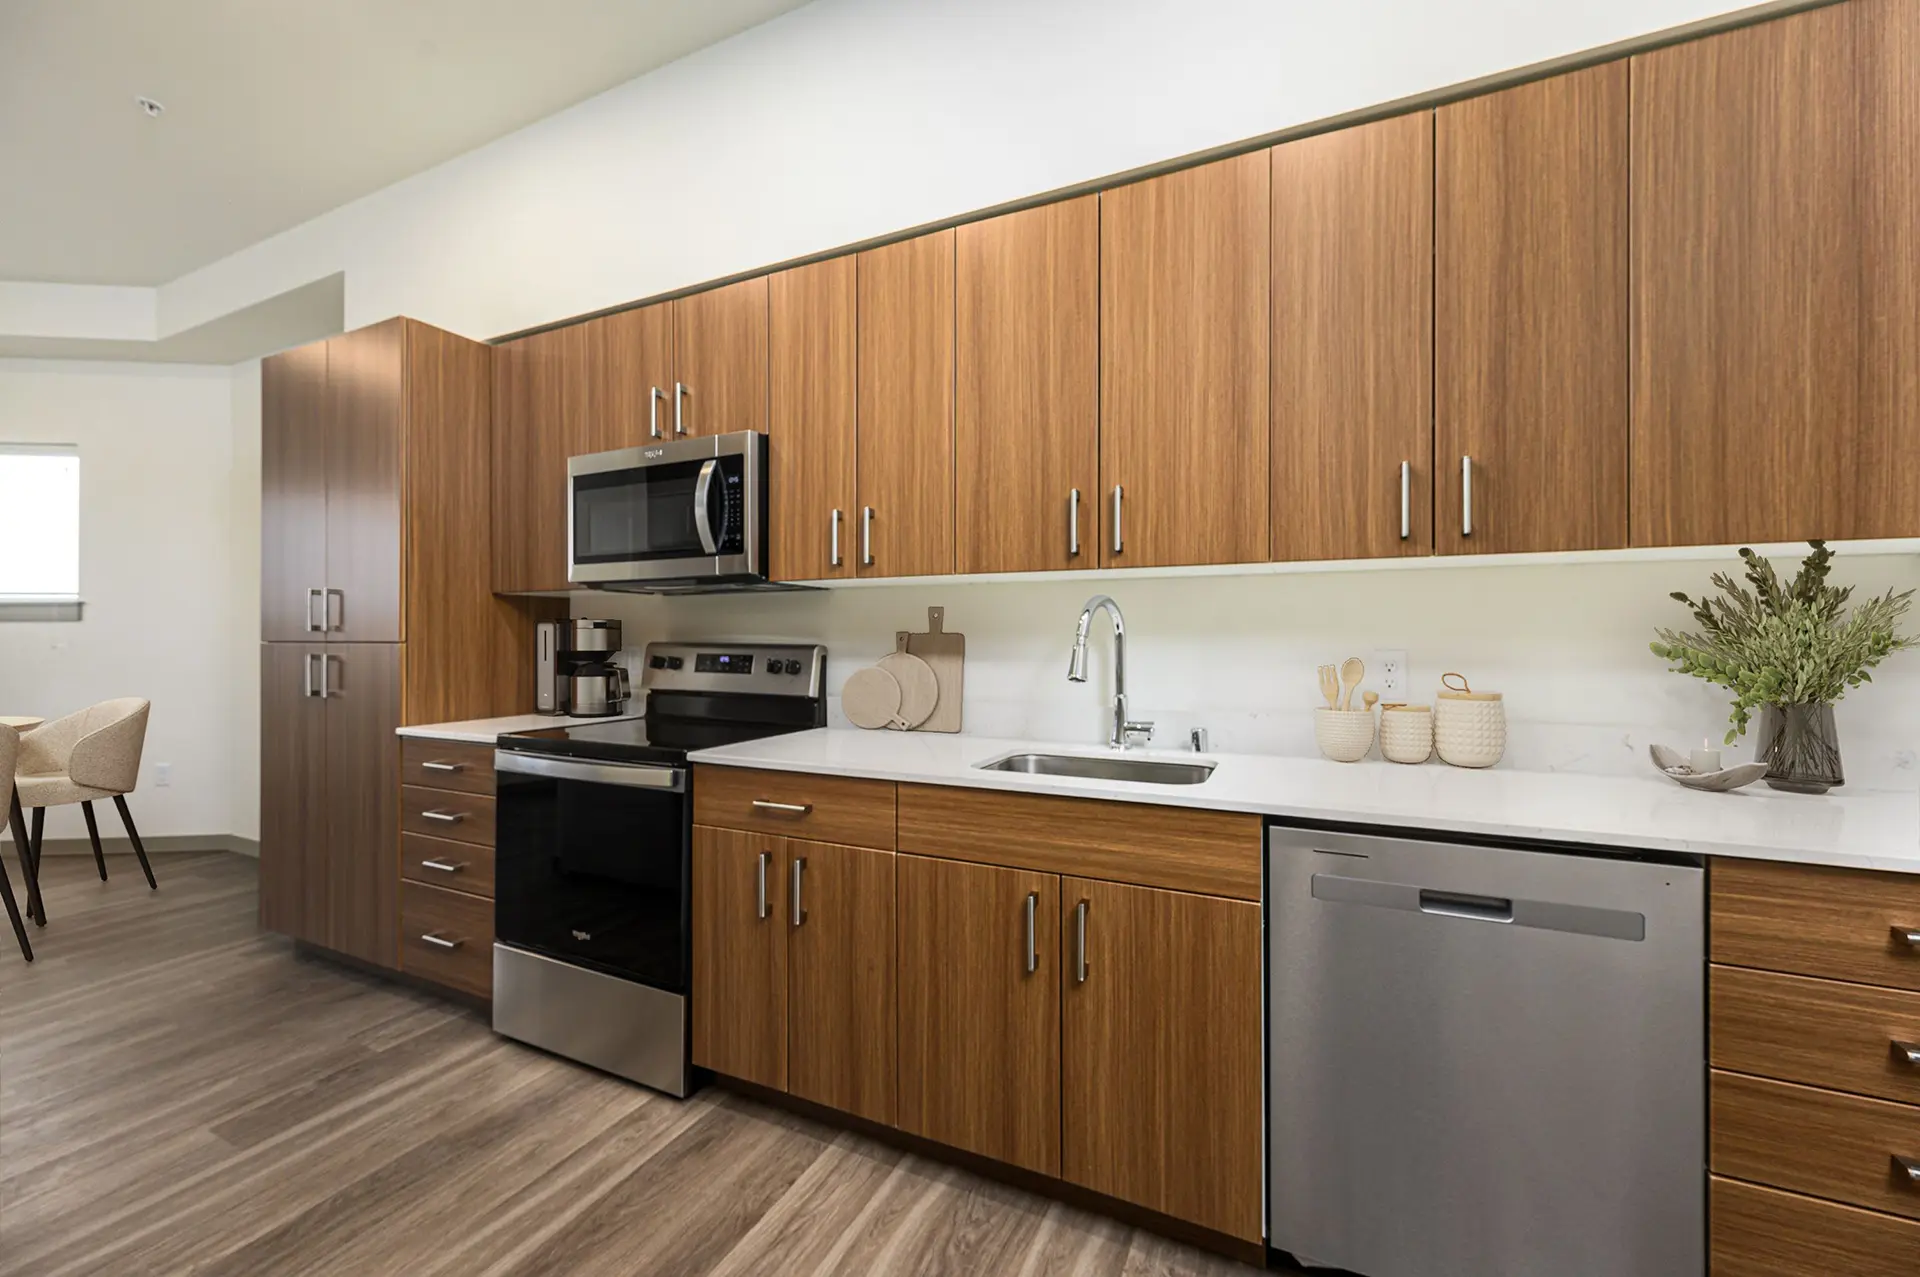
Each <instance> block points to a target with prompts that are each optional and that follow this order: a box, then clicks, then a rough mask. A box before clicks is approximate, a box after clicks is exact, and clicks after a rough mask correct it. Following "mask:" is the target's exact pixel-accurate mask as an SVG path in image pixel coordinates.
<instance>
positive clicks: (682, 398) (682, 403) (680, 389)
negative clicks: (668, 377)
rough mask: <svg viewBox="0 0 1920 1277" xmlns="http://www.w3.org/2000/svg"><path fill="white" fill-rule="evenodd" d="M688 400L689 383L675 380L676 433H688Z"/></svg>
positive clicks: (674, 427) (674, 412) (674, 416)
mask: <svg viewBox="0 0 1920 1277" xmlns="http://www.w3.org/2000/svg"><path fill="white" fill-rule="evenodd" d="M686 402H687V383H686V382H684V381H676V382H674V383H673V433H675V434H676V435H683V434H685V433H687V415H686Z"/></svg>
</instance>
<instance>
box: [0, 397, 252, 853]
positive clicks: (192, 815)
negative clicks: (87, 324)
mask: <svg viewBox="0 0 1920 1277" xmlns="http://www.w3.org/2000/svg"><path fill="white" fill-rule="evenodd" d="M232 416H233V391H232V389H231V386H230V379H229V375H228V370H227V369H225V368H197V367H183V366H180V365H154V364H84V363H61V362H41V363H36V362H13V361H0V440H4V441H11V442H35V443H74V444H78V445H79V447H80V592H81V596H82V598H84V599H85V600H86V608H85V616H84V619H83V620H81V621H79V622H77V623H15V622H9V623H0V705H3V706H5V709H4V710H0V713H13V714H38V715H41V716H43V717H46V718H53V717H56V716H58V715H61V714H66V713H69V712H71V711H73V710H76V709H81V708H83V707H85V706H87V705H90V704H92V703H94V702H95V701H101V700H105V699H107V698H109V697H113V696H144V697H147V698H148V699H150V700H151V701H152V702H153V711H152V717H151V719H150V722H149V727H148V732H147V746H146V752H145V755H144V757H143V759H142V763H141V783H140V790H139V792H138V794H137V795H136V796H135V797H134V798H133V799H132V800H131V802H130V805H131V807H132V808H133V814H134V819H135V820H136V821H138V822H139V825H140V832H141V833H142V834H143V835H146V834H150V835H155V836H160V835H167V834H195V835H201V834H223V833H225V832H227V831H228V830H229V829H230V828H231V827H232V826H233V811H232V809H233V804H234V793H235V789H236V786H237V785H241V784H244V785H245V786H246V787H247V788H253V787H255V786H256V785H257V776H258V770H259V769H258V764H257V762H256V763H255V765H254V767H253V774H252V776H250V777H244V778H236V775H235V773H234V766H233V764H234V757H233V751H232V749H231V744H232V739H233V731H234V704H233V694H234V688H235V686H236V683H240V684H245V685H247V686H252V687H255V688H256V689H257V684H258V677H257V675H255V674H253V673H252V672H251V670H250V669H249V668H248V667H247V666H246V664H245V662H240V663H236V662H235V660H234V659H233V657H234V649H233V642H232V639H233V635H234V632H235V629H236V622H235V619H234V609H235V607H236V606H237V602H236V593H237V592H236V589H235V584H234V583H235V577H236V574H237V572H240V571H241V568H240V564H241V563H242V562H244V565H245V567H244V571H245V573H250V574H251V575H252V576H254V577H255V578H257V576H258V573H259V568H258V563H259V556H258V552H257V550H255V551H253V552H252V553H251V554H250V557H248V558H246V559H245V560H241V561H236V559H235V557H234V554H235V550H234V532H235V527H234V520H233V517H232V514H233V491H234V487H235V484H236V482H237V480H236V477H235V472H234V467H233V432H232ZM256 433H257V431H256ZM254 446H255V450H256V451H257V443H256V444H255V445H254ZM252 484H253V486H254V488H255V490H256V491H257V487H258V464H257V462H256V463H255V464H254V466H253V479H252ZM257 500H258V498H257V495H256V497H255V502H256V504H257ZM255 524H256V528H255V530H254V531H253V533H252V535H253V538H254V544H256V545H257V542H258V532H257V517H256V519H255ZM0 552H4V549H3V548H0ZM256 589H257V587H256ZM256 614H257V611H256ZM250 619H251V618H250ZM256 625H257V623H256ZM256 633H257V628H256ZM255 695H257V690H256V691H255ZM256 730H257V729H256ZM159 762H171V763H172V764H173V783H172V785H171V786H170V787H168V788H165V789H161V788H157V787H155V785H154V783H153V775H154V771H153V768H154V764H155V763H159ZM102 819H103V830H102V832H103V833H105V834H108V835H114V834H118V833H119V832H120V830H119V827H118V826H119V822H118V820H117V818H113V817H112V814H111V812H110V811H107V812H103V813H102ZM85 835H86V826H85V825H84V824H83V823H82V822H81V818H80V812H79V809H78V808H67V809H60V810H55V811H50V812H49V813H48V819H47V836H48V837H50V838H77V837H85Z"/></svg>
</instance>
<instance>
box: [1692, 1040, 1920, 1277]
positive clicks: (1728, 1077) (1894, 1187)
mask: <svg viewBox="0 0 1920 1277" xmlns="http://www.w3.org/2000/svg"><path fill="white" fill-rule="evenodd" d="M1712 1093H1713V1106H1712V1107H1713V1113H1712V1118H1711V1121H1710V1124H1709V1131H1710V1137H1711V1149H1712V1164H1713V1171H1714V1173H1715V1174H1716V1175H1727V1176H1731V1177H1732V1178H1734V1179H1743V1180H1748V1181H1750V1182H1753V1183H1759V1184H1766V1185H1768V1186H1770V1187H1773V1188H1784V1189H1790V1190H1792V1191H1794V1192H1800V1193H1806V1194H1807V1195H1809V1196H1811V1197H1823V1198H1826V1199H1828V1200H1829V1201H1838V1202H1845V1203H1847V1204H1848V1205H1851V1206H1861V1207H1865V1208H1867V1209H1869V1210H1877V1211H1884V1212H1886V1213H1887V1214H1889V1215H1901V1216H1905V1217H1906V1218H1908V1219H1915V1220H1920V1186H1916V1185H1915V1183H1914V1181H1913V1178H1912V1176H1911V1175H1909V1174H1908V1173H1907V1169H1906V1164H1907V1163H1913V1164H1915V1165H1920V1108H1916V1107H1914V1106H1913V1105H1910V1104H1889V1103H1887V1102H1886V1101H1885V1100H1870V1099H1863V1098H1861V1097H1860V1096H1856V1095H1841V1094H1839V1093H1838V1092H1835V1091H1823V1090H1817V1089H1815V1088H1813V1087H1810V1086H1796V1085H1794V1084H1792V1083H1789V1082H1774V1081H1771V1080H1768V1079H1765V1078H1754V1077H1744V1076H1742V1075H1740V1074H1738V1073H1719V1072H1716V1073H1715V1074H1714V1075H1713V1091H1712ZM1902 1159H1905V1160H1904V1161H1903V1160H1902ZM1915 1258H1916V1259H1920V1253H1916V1255H1915Z"/></svg>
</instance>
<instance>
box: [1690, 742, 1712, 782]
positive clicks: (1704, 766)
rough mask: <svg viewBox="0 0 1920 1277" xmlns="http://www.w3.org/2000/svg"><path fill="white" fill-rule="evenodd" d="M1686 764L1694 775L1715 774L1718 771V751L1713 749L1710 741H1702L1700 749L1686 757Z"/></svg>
mask: <svg viewBox="0 0 1920 1277" xmlns="http://www.w3.org/2000/svg"><path fill="white" fill-rule="evenodd" d="M1687 762H1688V763H1689V764H1690V765H1691V766H1692V767H1693V770H1694V774H1695V775H1701V776H1704V775H1705V774H1706V773H1708V772H1717V771H1719V770H1720V751H1719V750H1717V749H1715V748H1714V747H1713V742H1712V741H1710V740H1703V741H1701V742H1700V748H1699V749H1696V750H1694V751H1693V753H1691V754H1689V755H1688V756H1687Z"/></svg>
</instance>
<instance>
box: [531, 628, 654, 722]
mask: <svg viewBox="0 0 1920 1277" xmlns="http://www.w3.org/2000/svg"><path fill="white" fill-rule="evenodd" d="M620 646H621V638H620V622H618V621H603V620H596V619H594V618H592V617H585V616H579V617H575V618H573V619H572V620H570V621H541V622H539V623H538V624H537V625H535V626H534V678H533V683H534V703H533V708H534V710H535V711H536V712H537V713H541V714H573V715H578V716H581V717H601V716H606V715H611V714H620V713H623V712H625V710H626V707H627V700H628V698H629V697H630V696H631V689H630V687H629V685H628V681H627V671H626V668H625V667H624V666H622V665H620V664H619V663H618V662H617V661H615V660H614V659H613V656H614V654H615V653H617V652H619V650H620Z"/></svg>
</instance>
